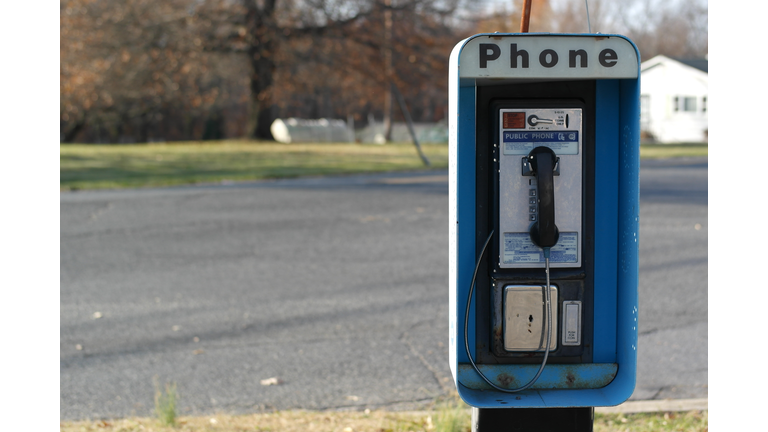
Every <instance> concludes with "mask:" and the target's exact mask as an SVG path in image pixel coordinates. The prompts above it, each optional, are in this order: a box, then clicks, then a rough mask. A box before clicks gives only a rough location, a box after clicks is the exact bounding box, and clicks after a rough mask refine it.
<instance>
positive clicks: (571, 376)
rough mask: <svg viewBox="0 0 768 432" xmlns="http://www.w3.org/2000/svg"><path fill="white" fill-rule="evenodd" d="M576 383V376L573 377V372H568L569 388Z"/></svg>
mask: <svg viewBox="0 0 768 432" xmlns="http://www.w3.org/2000/svg"><path fill="white" fill-rule="evenodd" d="M575 382H576V376H574V375H573V372H568V373H567V374H565V385H567V386H568V387H573V383H575Z"/></svg>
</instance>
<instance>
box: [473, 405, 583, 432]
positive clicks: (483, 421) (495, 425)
mask: <svg viewBox="0 0 768 432" xmlns="http://www.w3.org/2000/svg"><path fill="white" fill-rule="evenodd" d="M594 417H595V409H594V408H593V407H586V408H500V409H493V408H472V432H592V425H593V423H594Z"/></svg>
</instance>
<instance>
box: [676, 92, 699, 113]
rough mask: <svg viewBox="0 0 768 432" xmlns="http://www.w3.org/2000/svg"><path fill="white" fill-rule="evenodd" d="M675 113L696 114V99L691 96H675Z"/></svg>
mask: <svg viewBox="0 0 768 432" xmlns="http://www.w3.org/2000/svg"><path fill="white" fill-rule="evenodd" d="M674 109H675V111H684V112H696V98H695V97H693V96H675V103H674Z"/></svg>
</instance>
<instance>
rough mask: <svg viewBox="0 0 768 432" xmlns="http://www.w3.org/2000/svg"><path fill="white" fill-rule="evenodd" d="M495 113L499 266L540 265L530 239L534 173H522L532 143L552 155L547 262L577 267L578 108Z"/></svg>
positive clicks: (579, 207)
mask: <svg viewBox="0 0 768 432" xmlns="http://www.w3.org/2000/svg"><path fill="white" fill-rule="evenodd" d="M498 116H499V119H498V120H499V123H498V124H499V126H500V127H499V136H498V142H499V152H498V154H499V230H500V235H499V257H498V259H499V267H501V268H539V267H544V253H543V250H542V249H541V248H540V247H538V246H536V245H535V244H534V243H533V242H532V241H531V238H530V229H531V225H533V223H534V222H535V221H536V218H538V201H537V200H538V196H537V194H536V193H537V191H536V177H534V176H530V175H523V174H524V170H525V164H524V163H523V159H524V158H525V157H526V156H527V155H528V153H529V152H530V151H531V150H533V149H534V148H535V147H539V146H545V147H549V148H551V149H552V150H553V151H554V152H555V154H556V155H557V157H558V160H559V162H558V163H557V169H558V171H559V173H558V174H556V175H555V177H554V194H555V225H557V227H558V229H559V230H560V238H559V240H558V242H557V244H556V245H555V246H553V247H552V249H551V256H550V266H551V267H553V268H554V267H580V266H581V250H582V248H581V244H582V232H581V225H582V224H581V213H582V135H583V134H582V132H583V131H582V110H581V109H580V108H563V109H559V108H502V109H499V111H498Z"/></svg>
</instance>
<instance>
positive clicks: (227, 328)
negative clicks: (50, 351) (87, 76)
mask: <svg viewBox="0 0 768 432" xmlns="http://www.w3.org/2000/svg"><path fill="white" fill-rule="evenodd" d="M447 208H448V187H447V176H446V173H445V172H437V173H435V172H431V173H408V174H394V175H375V176H352V177H342V178H325V179H302V180H286V181H275V182H258V183H249V184H231V185H211V186H197V187H184V188H169V189H148V190H125V191H97V192H75V193H62V194H61V209H60V210H61V212H60V215H61V216H60V217H61V226H60V229H61V239H60V240H61V242H60V244H61V268H60V274H61V291H60V298H61V318H60V319H61V322H60V353H61V354H60V398H61V399H60V417H61V419H62V420H66V419H84V418H91V419H95V418H111V417H123V416H129V415H140V416H147V415H151V414H152V409H153V396H154V393H155V383H158V384H160V385H162V384H164V383H166V382H175V383H177V386H178V391H179V394H180V401H179V406H180V411H181V414H184V415H187V414H207V413H212V412H217V411H226V412H249V411H260V410H269V409H275V408H276V409H287V408H305V409H359V408H362V407H372V408H381V407H389V408H394V409H409V408H417V407H419V406H421V405H422V404H423V403H426V402H429V401H431V400H432V399H433V398H434V397H435V396H439V395H441V394H445V393H447V392H449V391H450V390H451V389H452V387H453V384H452V382H451V379H450V371H449V369H448V352H447V337H448V328H447V327H448V322H447V321H448V293H447V282H448V281H447V274H448V272H447V262H448V256H447V250H448V241H447ZM697 224H699V225H697ZM706 246H707V163H706V159H704V160H701V159H696V160H676V161H674V162H670V161H665V162H656V163H644V164H643V166H642V169H641V220H640V248H641V255H640V256H641V258H640V259H641V262H640V270H641V288H640V306H641V308H640V323H639V326H640V327H639V330H640V343H639V364H640V366H639V370H638V386H637V390H636V392H635V395H634V396H633V399H651V398H657V399H661V398H690V397H707V255H706V253H707V249H706ZM270 378H276V379H275V380H272V382H277V384H276V385H262V380H268V379H270Z"/></svg>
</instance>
